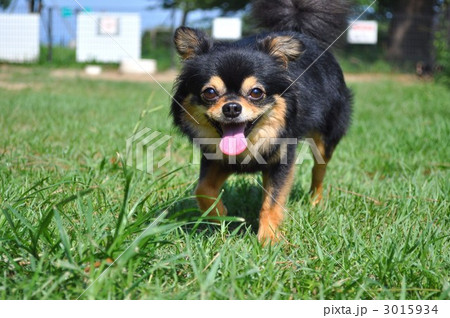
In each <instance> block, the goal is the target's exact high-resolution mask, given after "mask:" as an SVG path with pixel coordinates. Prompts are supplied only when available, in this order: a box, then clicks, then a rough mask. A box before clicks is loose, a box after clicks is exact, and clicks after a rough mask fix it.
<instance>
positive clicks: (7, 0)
mask: <svg viewBox="0 0 450 318" xmlns="http://www.w3.org/2000/svg"><path fill="white" fill-rule="evenodd" d="M10 4H11V0H0V8H2V9H6V8H7V7H9V5H10Z"/></svg>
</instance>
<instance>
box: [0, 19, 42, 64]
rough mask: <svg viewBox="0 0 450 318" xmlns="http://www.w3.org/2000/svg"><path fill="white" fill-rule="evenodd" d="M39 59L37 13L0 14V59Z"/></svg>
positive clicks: (32, 60)
mask: <svg viewBox="0 0 450 318" xmlns="http://www.w3.org/2000/svg"><path fill="white" fill-rule="evenodd" d="M38 59H39V15H38V14H0V61H6V62H15V63H19V62H34V61H36V60H38Z"/></svg>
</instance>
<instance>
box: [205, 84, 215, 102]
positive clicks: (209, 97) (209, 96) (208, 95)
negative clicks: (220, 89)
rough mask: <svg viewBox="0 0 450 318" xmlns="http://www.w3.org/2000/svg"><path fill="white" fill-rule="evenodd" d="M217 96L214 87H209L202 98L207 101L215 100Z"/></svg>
mask: <svg viewBox="0 0 450 318" xmlns="http://www.w3.org/2000/svg"><path fill="white" fill-rule="evenodd" d="M217 96H218V95H217V92H216V90H215V89H214V88H212V87H208V88H207V89H205V90H204V91H203V93H202V97H203V98H204V99H206V100H215V99H216V98H217Z"/></svg>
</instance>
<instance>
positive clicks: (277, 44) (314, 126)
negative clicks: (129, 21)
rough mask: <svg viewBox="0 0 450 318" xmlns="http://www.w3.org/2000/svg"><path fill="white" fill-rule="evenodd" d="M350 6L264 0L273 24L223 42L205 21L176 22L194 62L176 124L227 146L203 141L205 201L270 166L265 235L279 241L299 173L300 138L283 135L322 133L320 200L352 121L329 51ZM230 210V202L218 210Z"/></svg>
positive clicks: (260, 11)
mask: <svg viewBox="0 0 450 318" xmlns="http://www.w3.org/2000/svg"><path fill="white" fill-rule="evenodd" d="M346 12H347V5H346V2H345V1H336V0H329V1H327V0H315V1H314V0H281V1H273V0H262V1H255V2H254V3H253V16H254V17H255V19H258V21H260V22H261V25H262V26H265V27H269V28H271V29H272V30H273V31H271V32H267V33H263V34H258V35H256V36H252V37H249V38H245V39H242V40H239V41H237V42H213V41H212V40H211V39H209V38H208V37H207V36H206V35H205V34H204V33H203V32H201V31H198V30H194V29H190V28H187V27H181V28H178V29H177V30H176V33H175V37H174V41H175V45H176V48H177V50H178V52H179V54H180V56H181V57H182V59H183V60H184V62H183V69H182V71H181V74H180V75H179V77H178V79H177V82H176V85H175V94H174V101H173V103H172V110H171V112H172V115H173V118H174V122H175V125H176V126H178V127H179V128H180V130H181V131H182V132H183V133H184V134H186V135H187V136H189V137H190V139H191V140H194V141H195V139H196V138H217V140H218V142H217V144H218V146H219V148H220V151H221V152H222V153H223V157H222V159H220V160H211V159H207V157H206V156H205V153H210V152H212V153H214V152H215V151H216V150H215V146H214V145H211V144H209V145H207V144H203V145H201V146H200V147H201V149H202V152H203V157H202V161H201V168H200V180H199V184H198V187H197V190H196V195H197V196H198V204H199V206H200V208H201V209H202V210H204V211H206V210H207V209H208V208H210V207H211V205H212V204H213V203H214V202H215V198H217V196H218V195H219V192H220V189H221V187H222V186H223V184H224V182H225V181H226V179H227V178H228V177H229V176H230V175H231V174H232V173H246V172H259V171H261V172H262V174H263V187H264V192H263V193H264V199H263V204H262V208H261V212H260V218H259V230H258V238H259V240H260V241H261V242H262V243H266V242H267V241H269V240H270V241H272V242H273V241H276V240H277V238H278V226H279V225H280V223H281V221H282V219H283V210H284V204H285V203H286V199H287V196H288V194H289V192H290V189H291V185H292V182H293V177H294V162H295V151H296V145H294V144H292V143H288V144H287V146H286V147H284V148H283V147H281V145H282V144H283V140H285V138H291V139H292V138H295V139H296V140H297V139H302V138H305V137H311V138H314V141H315V143H316V145H317V148H318V149H319V151H320V154H321V156H322V157H323V159H324V163H323V164H319V162H317V161H316V162H315V165H314V168H313V170H312V185H311V193H312V196H313V203H317V202H318V201H319V200H320V199H321V198H322V181H323V179H324V176H325V170H326V163H328V161H329V160H330V159H331V155H332V153H333V151H334V149H335V147H336V145H337V144H338V142H339V140H340V139H341V138H342V136H343V135H344V134H345V132H346V130H347V128H348V126H349V122H350V115H351V93H350V91H349V89H348V88H347V87H346V85H345V82H344V78H343V75H342V71H341V68H340V67H339V65H338V63H337V62H336V60H335V59H334V57H333V55H332V54H331V53H329V52H328V51H326V52H325V49H326V48H327V45H328V44H330V43H332V42H333V41H334V40H335V39H336V38H337V36H338V35H339V34H340V32H342V31H343V29H344V26H345V25H346ZM255 145H256V146H255ZM250 146H252V147H256V148H257V152H255V151H250V150H252V149H249V148H250ZM282 148H283V151H282ZM231 159H232V160H231ZM226 213H227V210H226V208H225V206H224V205H223V203H222V202H219V203H218V204H217V206H216V208H215V209H213V211H212V212H211V214H214V215H217V214H219V215H225V214H226Z"/></svg>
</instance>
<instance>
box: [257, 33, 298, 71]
mask: <svg viewBox="0 0 450 318" xmlns="http://www.w3.org/2000/svg"><path fill="white" fill-rule="evenodd" d="M258 47H259V49H260V50H261V51H263V52H266V53H267V54H269V55H271V56H273V57H274V58H275V59H277V60H278V61H279V62H281V63H282V64H283V65H284V67H287V65H288V62H289V61H293V60H295V59H297V58H298V57H299V56H300V55H301V54H302V48H303V44H302V42H301V41H300V40H298V39H296V38H294V37H292V36H287V35H279V36H268V37H266V38H264V39H262V40H261V41H259V42H258Z"/></svg>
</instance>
